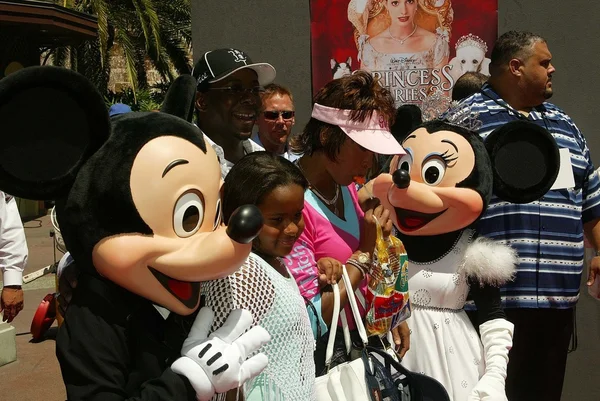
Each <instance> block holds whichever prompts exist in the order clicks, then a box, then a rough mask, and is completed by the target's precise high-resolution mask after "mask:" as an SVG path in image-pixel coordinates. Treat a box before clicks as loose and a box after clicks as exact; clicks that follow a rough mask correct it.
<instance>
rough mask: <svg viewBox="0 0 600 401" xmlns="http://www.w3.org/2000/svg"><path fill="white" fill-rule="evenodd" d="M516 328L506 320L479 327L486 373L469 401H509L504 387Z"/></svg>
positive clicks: (496, 320) (490, 322)
mask: <svg viewBox="0 0 600 401" xmlns="http://www.w3.org/2000/svg"><path fill="white" fill-rule="evenodd" d="M514 327H515V326H514V325H513V324H512V323H511V322H509V321H508V320H506V319H494V320H489V321H487V322H485V323H483V324H482V325H480V326H479V332H480V333H481V343H482V344H483V354H484V360H485V373H484V374H483V376H482V377H481V379H479V382H477V384H476V385H475V387H474V388H473V390H472V391H471V394H470V395H469V398H468V399H467V400H468V401H507V398H506V390H505V389H504V385H505V382H506V368H507V365H508V351H510V349H511V348H512V335H513V330H514Z"/></svg>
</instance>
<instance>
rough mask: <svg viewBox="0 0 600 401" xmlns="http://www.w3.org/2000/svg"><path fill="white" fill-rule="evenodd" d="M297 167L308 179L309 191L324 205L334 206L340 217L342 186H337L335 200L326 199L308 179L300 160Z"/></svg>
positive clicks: (334, 211) (334, 210)
mask: <svg viewBox="0 0 600 401" xmlns="http://www.w3.org/2000/svg"><path fill="white" fill-rule="evenodd" d="M296 165H297V166H298V168H299V169H300V171H301V172H302V175H304V178H306V181H307V182H308V189H310V190H311V191H312V193H313V194H315V195H316V196H317V198H319V199H320V200H321V201H322V202H323V203H324V204H326V205H327V206H329V207H331V206H333V213H335V215H336V216H337V215H338V207H337V201H338V199H339V197H340V185H339V184H335V195H334V196H333V198H331V199H327V198H325V196H324V195H323V194H322V193H321V192H319V190H318V189H317V188H316V187H315V186H314V185H313V184H312V183H311V182H310V180H309V179H308V177H307V176H306V172H305V171H304V169H303V168H302V166H301V165H300V159H298V162H297V163H296Z"/></svg>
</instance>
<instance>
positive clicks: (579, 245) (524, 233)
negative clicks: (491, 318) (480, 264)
mask: <svg viewBox="0 0 600 401" xmlns="http://www.w3.org/2000/svg"><path fill="white" fill-rule="evenodd" d="M459 107H460V108H461V109H463V108H464V107H468V108H470V109H471V111H472V112H476V113H479V116H478V119H479V120H481V121H482V122H483V126H482V128H481V129H480V130H479V134H480V135H481V136H482V138H484V139H485V138H486V137H487V135H488V134H489V133H490V132H492V131H493V130H494V129H495V128H497V127H499V126H501V125H503V124H505V123H507V122H510V121H513V120H516V119H518V118H519V119H527V120H529V121H532V122H534V123H536V124H538V125H540V126H542V127H544V128H546V129H547V130H548V131H550V133H551V134H552V136H553V137H554V139H555V140H556V143H557V145H558V147H559V148H567V149H569V152H570V155H571V164H572V167H573V174H574V177H575V187H574V188H566V189H559V190H550V191H549V192H548V193H547V194H546V195H544V196H543V197H542V198H541V199H539V200H538V201H534V202H531V203H527V204H521V205H519V204H513V203H509V202H505V201H501V200H500V199H498V198H497V197H495V196H494V197H492V200H491V202H490V205H489V207H488V209H487V211H486V213H485V214H484V216H483V217H482V218H481V221H480V223H479V233H480V234H481V235H484V236H486V237H489V238H493V239H495V240H497V241H499V242H502V243H506V244H509V245H511V246H512V247H514V248H515V249H516V250H517V252H518V253H519V266H518V267H517V276H516V279H515V280H514V281H513V282H511V283H509V284H507V285H506V286H505V287H504V288H502V301H503V305H504V306H505V307H507V308H570V307H573V306H574V305H575V304H576V302H577V300H578V299H579V287H580V280H581V274H582V270H583V254H584V247H583V223H586V222H588V221H591V220H593V219H596V218H599V217H600V179H599V178H598V174H597V173H596V171H595V170H594V166H593V164H592V161H591V158H590V151H589V149H588V146H587V144H586V141H585V138H584V137H583V135H582V134H581V132H580V131H579V129H578V128H577V127H576V126H575V124H574V123H573V121H572V120H571V118H570V117H569V116H568V115H566V114H565V113H564V112H563V111H562V110H560V109H559V108H557V107H556V106H554V105H553V104H551V103H543V104H542V105H541V106H538V107H536V108H535V109H534V110H532V111H531V112H530V113H529V116H528V117H525V116H524V115H520V114H519V113H518V112H517V111H516V110H515V109H513V108H512V107H510V106H509V105H508V104H507V103H506V102H504V100H502V99H501V98H500V97H499V96H498V94H497V93H495V92H494V91H493V90H492V88H491V87H490V86H489V85H488V84H485V85H484V86H483V88H482V90H481V93H477V94H475V95H473V96H471V97H469V98H467V99H465V100H463V101H462V102H461V103H460V105H459Z"/></svg>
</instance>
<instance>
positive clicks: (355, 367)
mask: <svg viewBox="0 0 600 401" xmlns="http://www.w3.org/2000/svg"><path fill="white" fill-rule="evenodd" d="M342 276H343V279H344V285H345V286H346V292H347V293H348V294H349V296H348V302H349V303H350V309H352V315H353V316H354V321H355V322H356V328H357V329H358V333H359V335H360V339H361V340H362V342H363V346H366V345H367V342H368V340H367V332H366V330H365V326H364V324H363V321H362V318H361V317H360V313H359V311H358V305H357V304H356V299H355V298H354V296H353V290H352V283H351V282H350V277H349V276H348V272H346V267H345V266H344V267H343V275H342ZM332 287H333V317H332V319H331V327H330V329H329V330H330V332H329V340H328V341H327V349H326V351H325V364H326V365H327V366H329V365H330V364H331V358H332V357H333V346H334V341H335V335H336V333H337V326H338V325H337V323H338V319H339V317H340V290H339V288H338V286H337V284H334V285H333V286H332ZM342 329H343V330H344V339H345V343H346V349H347V350H348V351H349V348H350V346H351V343H350V330H349V329H348V322H347V320H346V319H345V314H344V313H342ZM365 380H366V379H365V365H364V361H363V359H362V358H358V359H355V360H353V361H350V362H344V363H342V364H340V365H337V366H335V367H333V368H331V369H329V370H328V372H327V374H326V375H324V376H320V377H317V378H316V384H315V386H316V392H317V401H368V400H370V399H371V397H370V395H369V392H368V390H367V386H366V382H365Z"/></svg>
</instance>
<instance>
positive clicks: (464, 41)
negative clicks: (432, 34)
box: [455, 33, 488, 53]
mask: <svg viewBox="0 0 600 401" xmlns="http://www.w3.org/2000/svg"><path fill="white" fill-rule="evenodd" d="M467 46H473V47H478V48H480V49H481V50H482V51H483V52H484V53H487V51H488V47H487V44H486V43H485V42H484V40H483V39H481V38H480V37H479V36H477V35H473V34H472V33H469V34H468V35H464V36H461V37H460V38H458V40H457V41H456V45H455V49H456V50H458V49H460V48H461V47H467Z"/></svg>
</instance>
